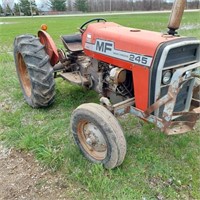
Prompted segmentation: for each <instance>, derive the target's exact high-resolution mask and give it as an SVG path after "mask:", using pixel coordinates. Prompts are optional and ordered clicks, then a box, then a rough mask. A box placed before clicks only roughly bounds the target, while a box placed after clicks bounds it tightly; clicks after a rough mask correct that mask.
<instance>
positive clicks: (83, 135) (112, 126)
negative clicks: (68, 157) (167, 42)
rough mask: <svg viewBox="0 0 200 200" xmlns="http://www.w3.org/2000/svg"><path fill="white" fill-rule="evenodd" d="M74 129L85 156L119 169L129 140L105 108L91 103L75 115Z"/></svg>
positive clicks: (73, 117)
mask: <svg viewBox="0 0 200 200" xmlns="http://www.w3.org/2000/svg"><path fill="white" fill-rule="evenodd" d="M71 129H72V133H73V136H74V140H75V142H76V144H77V145H78V147H79V149H80V150H81V152H82V153H83V155H84V156H85V157H86V158H87V159H88V160H90V161H92V162H94V163H102V164H103V165H104V167H105V168H107V169H112V168H115V167H117V166H119V165H120V164H121V163H122V162H123V160H124V158H125V155H126V140H125V137H124V134H123V131H122V128H121V126H120V124H119V122H118V121H117V119H116V118H115V117H114V116H113V115H112V114H111V113H110V112H109V111H108V110H107V109H106V108H105V107H103V106H101V105H98V104H94V103H88V104H82V105H81V106H79V107H78V108H77V109H76V110H75V111H74V112H73V114H72V118H71Z"/></svg>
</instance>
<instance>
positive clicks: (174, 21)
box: [168, 0, 187, 35]
mask: <svg viewBox="0 0 200 200" xmlns="http://www.w3.org/2000/svg"><path fill="white" fill-rule="evenodd" d="M186 2H187V0H175V1H174V4H173V8H172V12H171V15H170V18H169V23H168V29H169V30H168V34H169V35H175V34H177V32H176V30H177V29H179V27H180V24H181V20H182V16H183V12H184V9H185V5H186Z"/></svg>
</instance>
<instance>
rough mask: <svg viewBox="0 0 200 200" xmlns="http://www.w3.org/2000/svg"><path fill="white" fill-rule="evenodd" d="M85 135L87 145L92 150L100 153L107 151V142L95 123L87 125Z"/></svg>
mask: <svg viewBox="0 0 200 200" xmlns="http://www.w3.org/2000/svg"><path fill="white" fill-rule="evenodd" d="M84 135H85V138H86V143H87V144H88V145H89V146H90V148H91V149H90V150H95V151H98V152H104V151H106V149H107V146H106V140H105V138H104V137H103V135H102V133H101V131H100V130H99V129H98V128H97V127H96V126H95V125H94V124H93V123H87V124H85V126H84Z"/></svg>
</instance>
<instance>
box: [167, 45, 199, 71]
mask: <svg viewBox="0 0 200 200" xmlns="http://www.w3.org/2000/svg"><path fill="white" fill-rule="evenodd" d="M198 46H199V45H198V44H190V45H186V46H181V47H177V48H174V49H171V50H170V51H169V53H168V55H167V59H166V62H165V65H164V68H166V67H170V66H174V65H181V64H185V63H190V62H195V61H197V52H198Z"/></svg>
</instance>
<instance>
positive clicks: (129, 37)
mask: <svg viewBox="0 0 200 200" xmlns="http://www.w3.org/2000/svg"><path fill="white" fill-rule="evenodd" d="M176 38H177V37H175V36H172V35H167V34H162V33H157V32H153V31H146V30H140V29H134V28H127V27H124V26H121V25H119V24H116V23H112V22H103V23H94V24H90V25H89V26H88V27H87V29H86V31H85V32H84V33H83V37H82V43H83V48H84V51H85V53H86V55H88V56H91V57H94V58H96V59H100V60H103V61H105V62H108V63H110V64H115V63H116V59H118V60H119V61H122V63H121V67H125V68H127V66H129V67H128V68H129V69H130V68H131V65H132V64H136V65H142V66H145V67H151V64H152V61H153V58H154V56H155V53H156V50H157V49H158V47H159V46H160V45H161V44H162V43H165V42H168V41H170V40H175V39H176ZM124 62H126V65H124V64H123V63H124ZM127 62H128V63H129V64H128V63H127ZM127 64H128V65H127ZM118 65H119V63H118Z"/></svg>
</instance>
